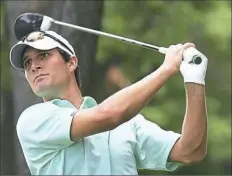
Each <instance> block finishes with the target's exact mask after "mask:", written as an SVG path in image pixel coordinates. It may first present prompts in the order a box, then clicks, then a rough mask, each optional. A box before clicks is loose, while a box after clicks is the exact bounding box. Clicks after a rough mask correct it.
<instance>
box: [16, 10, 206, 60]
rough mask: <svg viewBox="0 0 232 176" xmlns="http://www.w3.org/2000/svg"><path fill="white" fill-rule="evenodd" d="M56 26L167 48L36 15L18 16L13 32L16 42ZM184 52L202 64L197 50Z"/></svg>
mask: <svg viewBox="0 0 232 176" xmlns="http://www.w3.org/2000/svg"><path fill="white" fill-rule="evenodd" d="M53 23H54V24H58V25H61V26H66V27H70V28H74V29H77V30H79V31H82V32H87V33H91V34H95V35H101V36H105V37H109V38H114V39H117V40H120V41H123V42H127V43H131V44H134V45H138V46H141V47H144V48H148V49H151V50H154V51H158V52H160V53H163V54H166V53H167V50H168V48H165V47H159V46H155V45H151V44H147V43H144V42H140V41H136V40H132V39H129V38H125V37H121V36H117V35H114V34H109V33H106V32H101V31H97V30H93V29H89V28H85V27H81V26H77V25H73V24H69V23H65V22H61V21H57V20H55V19H53V18H51V17H48V16H45V15H42V14H38V13H23V14H21V15H19V16H18V17H17V18H16V20H15V23H14V32H15V36H16V38H17V39H18V40H20V39H21V38H22V37H23V36H25V35H27V34H29V33H31V32H33V31H47V30H49V29H50V27H51V26H52V24H53ZM186 50H189V51H190V50H191V53H194V54H193V56H192V60H191V61H189V62H190V63H194V64H200V63H201V62H202V58H201V56H200V55H201V54H202V53H200V52H199V51H198V50H196V49H195V48H192V47H191V48H188V49H186ZM196 53H197V54H196Z"/></svg>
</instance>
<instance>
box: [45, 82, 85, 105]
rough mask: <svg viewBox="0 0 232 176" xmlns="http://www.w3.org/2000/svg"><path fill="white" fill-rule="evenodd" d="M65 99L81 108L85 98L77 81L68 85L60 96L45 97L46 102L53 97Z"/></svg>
mask: <svg viewBox="0 0 232 176" xmlns="http://www.w3.org/2000/svg"><path fill="white" fill-rule="evenodd" d="M56 98H59V99H63V100H67V101H69V102H70V103H72V104H73V105H74V106H75V107H76V108H78V109H79V108H80V105H81V104H82V102H83V100H84V98H83V97H82V94H81V91H80V89H79V87H78V86H77V84H76V83H74V84H72V85H70V86H68V87H66V88H65V89H64V90H63V91H62V92H61V93H59V94H58V96H57V95H56V96H53V97H43V100H44V102H46V101H50V100H52V99H56Z"/></svg>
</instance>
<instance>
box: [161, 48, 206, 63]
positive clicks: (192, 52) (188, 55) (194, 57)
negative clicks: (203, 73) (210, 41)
mask: <svg viewBox="0 0 232 176" xmlns="http://www.w3.org/2000/svg"><path fill="white" fill-rule="evenodd" d="M159 52H160V53H162V54H166V53H167V52H168V48H165V47H159ZM183 55H184V58H183V60H187V61H189V63H193V64H196V65H199V64H201V62H202V57H201V53H200V52H199V51H198V50H197V49H195V48H193V47H190V48H187V49H186V50H185V51H184V53H183Z"/></svg>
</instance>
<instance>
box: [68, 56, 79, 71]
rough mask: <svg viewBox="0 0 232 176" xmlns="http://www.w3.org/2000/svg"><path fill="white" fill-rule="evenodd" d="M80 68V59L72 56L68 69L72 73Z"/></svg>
mask: <svg viewBox="0 0 232 176" xmlns="http://www.w3.org/2000/svg"><path fill="white" fill-rule="evenodd" d="M77 66H78V58H77V57H76V56H71V58H70V60H69V62H68V67H69V69H70V71H74V70H75V69H76V68H77Z"/></svg>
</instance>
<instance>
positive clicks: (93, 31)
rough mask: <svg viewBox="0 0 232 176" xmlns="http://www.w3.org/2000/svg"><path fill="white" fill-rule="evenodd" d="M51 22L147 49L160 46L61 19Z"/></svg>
mask: <svg viewBox="0 0 232 176" xmlns="http://www.w3.org/2000/svg"><path fill="white" fill-rule="evenodd" d="M53 23H55V24H59V25H62V26H68V27H71V28H75V29H77V30H80V31H83V32H88V33H92V34H95V35H102V36H106V37H110V38H114V39H117V40H120V41H123V42H128V43H131V44H134V45H138V46H142V47H144V48H148V49H151V50H155V51H159V49H160V48H161V47H158V46H154V45H151V44H148V43H144V42H140V41H136V40H132V39H129V38H125V37H121V36H117V35H114V34H109V33H106V32H101V31H97V30H93V29H89V28H85V27H81V26H77V25H73V24H69V23H65V22H61V21H56V20H54V21H53Z"/></svg>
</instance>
